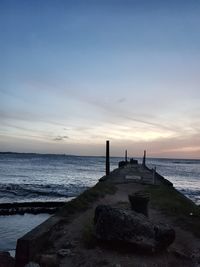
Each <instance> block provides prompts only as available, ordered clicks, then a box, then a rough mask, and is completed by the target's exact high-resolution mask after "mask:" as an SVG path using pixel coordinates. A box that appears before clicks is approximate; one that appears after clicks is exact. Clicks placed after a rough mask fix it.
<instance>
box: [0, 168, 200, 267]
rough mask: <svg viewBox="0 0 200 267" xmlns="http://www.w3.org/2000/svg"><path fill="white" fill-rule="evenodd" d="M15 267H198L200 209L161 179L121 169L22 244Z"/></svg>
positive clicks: (144, 170) (144, 171)
mask: <svg viewBox="0 0 200 267" xmlns="http://www.w3.org/2000/svg"><path fill="white" fill-rule="evenodd" d="M152 175H154V177H153V176H152ZM0 266H1V265H0ZM6 266H13V265H5V266H3V267H6ZM15 266H16V267H24V266H27V267H28V266H29V267H30V266H35V267H36V266H37V267H39V266H40V267H66V266H69V267H78V266H85V267H90V266H91V267H94V266H107V267H111V266H112V267H114V266H115V267H129V266H130V267H134V266H138V267H145V266H146V267H151V266H152V267H153V266H154V267H156V266H157V267H161V266H170V267H171V266H177V267H178V266H181V267H184V266H187V267H190V266H191V267H194V266H196V267H197V266H200V209H199V207H197V206H196V205H195V204H194V203H192V202H191V201H190V200H188V199H187V198H186V197H184V196H183V195H182V194H180V193H179V192H177V191H176V190H175V189H174V188H173V186H172V184H170V183H168V182H167V181H166V180H164V178H163V177H160V175H158V174H156V176H155V173H154V174H153V173H152V171H151V170H148V169H147V168H143V167H142V166H140V165H138V164H134V165H129V166H123V167H121V168H119V169H117V170H115V171H114V172H112V173H111V174H110V175H109V176H106V177H103V178H102V179H101V181H100V182H99V183H98V184H97V185H96V186H95V187H93V188H91V189H89V190H87V191H85V192H84V193H83V194H81V195H80V196H79V197H78V198H76V199H74V200H72V201H70V202H68V203H67V204H66V205H65V207H63V208H62V209H61V210H60V211H59V212H58V213H57V214H56V215H55V216H53V217H52V218H50V219H49V220H48V221H47V222H45V223H43V224H42V225H41V226H39V227H38V228H37V229H34V230H33V231H32V232H30V233H28V234H27V235H25V236H24V237H22V238H21V239H20V240H18V245H17V255H16V262H15Z"/></svg>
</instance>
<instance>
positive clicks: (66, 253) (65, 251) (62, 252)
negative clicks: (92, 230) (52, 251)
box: [57, 248, 73, 257]
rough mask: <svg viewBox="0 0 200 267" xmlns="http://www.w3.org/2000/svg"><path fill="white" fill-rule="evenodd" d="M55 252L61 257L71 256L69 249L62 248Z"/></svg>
mask: <svg viewBox="0 0 200 267" xmlns="http://www.w3.org/2000/svg"><path fill="white" fill-rule="evenodd" d="M57 254H58V255H59V256H61V257H72V256H73V253H72V251H71V249H64V248H63V249H60V250H58V253H57Z"/></svg>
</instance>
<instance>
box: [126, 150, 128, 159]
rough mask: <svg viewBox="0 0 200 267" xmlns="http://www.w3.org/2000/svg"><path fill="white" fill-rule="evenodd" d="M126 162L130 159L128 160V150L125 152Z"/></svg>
mask: <svg viewBox="0 0 200 267" xmlns="http://www.w3.org/2000/svg"><path fill="white" fill-rule="evenodd" d="M125 161H126V162H127V161H128V159H127V150H125Z"/></svg>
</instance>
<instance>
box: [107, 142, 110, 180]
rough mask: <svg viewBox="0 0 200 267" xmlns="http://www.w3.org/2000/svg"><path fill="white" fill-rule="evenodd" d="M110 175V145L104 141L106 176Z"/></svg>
mask: <svg viewBox="0 0 200 267" xmlns="http://www.w3.org/2000/svg"><path fill="white" fill-rule="evenodd" d="M109 174H110V143H109V141H108V140H107V141H106V175H109Z"/></svg>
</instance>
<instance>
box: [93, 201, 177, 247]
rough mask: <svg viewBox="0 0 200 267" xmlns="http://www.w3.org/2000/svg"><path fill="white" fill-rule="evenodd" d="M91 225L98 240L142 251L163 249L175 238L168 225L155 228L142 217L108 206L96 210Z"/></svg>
mask: <svg viewBox="0 0 200 267" xmlns="http://www.w3.org/2000/svg"><path fill="white" fill-rule="evenodd" d="M94 225H95V236H96V238H97V239H98V240H101V241H104V242H106V243H111V244H112V245H113V244H114V245H119V246H120V247H122V245H123V247H126V246H127V247H129V248H131V249H132V248H134V249H137V250H138V249H139V250H142V251H148V252H154V251H158V250H162V249H165V248H167V247H168V246H169V245H170V244H171V243H172V242H173V241H174V239H175V231H174V230H173V229H172V228H170V227H169V226H167V225H163V224H158V225H155V224H153V223H152V222H151V221H150V220H149V219H148V218H147V217H146V216H144V215H143V214H140V213H137V212H135V211H131V210H124V209H119V208H113V207H111V206H108V205H100V206H97V207H96V210H95V217H94Z"/></svg>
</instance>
